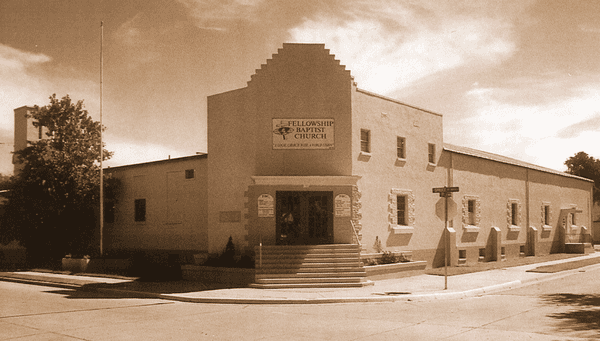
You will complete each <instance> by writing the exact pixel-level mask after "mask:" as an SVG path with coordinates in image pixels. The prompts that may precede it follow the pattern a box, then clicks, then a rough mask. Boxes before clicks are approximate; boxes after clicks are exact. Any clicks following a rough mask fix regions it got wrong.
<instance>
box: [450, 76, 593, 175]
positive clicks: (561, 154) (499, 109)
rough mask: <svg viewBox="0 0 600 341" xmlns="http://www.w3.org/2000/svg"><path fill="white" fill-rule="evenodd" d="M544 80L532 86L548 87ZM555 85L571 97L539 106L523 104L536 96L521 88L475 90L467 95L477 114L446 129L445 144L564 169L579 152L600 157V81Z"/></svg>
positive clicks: (560, 81)
mask: <svg viewBox="0 0 600 341" xmlns="http://www.w3.org/2000/svg"><path fill="white" fill-rule="evenodd" d="M539 82H540V84H539V86H535V81H534V80H529V81H527V82H526V83H528V84H530V85H531V86H532V87H533V88H534V89H535V88H538V89H540V91H543V90H542V89H547V84H546V79H543V80H539ZM541 83H544V84H541ZM553 83H554V84H562V85H563V86H565V89H564V92H566V93H568V94H570V95H568V96H560V97H557V98H555V99H554V100H547V99H546V100H544V101H539V102H537V103H533V102H530V101H523V100H520V98H521V97H523V96H524V97H527V96H529V94H530V92H528V91H523V89H521V88H517V87H513V86H509V87H504V88H503V87H497V88H491V87H490V88H484V87H479V86H475V87H474V88H473V89H471V90H470V91H469V92H467V93H466V94H465V96H466V97H467V100H468V101H469V102H470V103H471V106H470V108H469V111H470V112H471V114H472V115H471V116H469V117H466V118H464V119H462V120H460V121H459V122H456V124H454V127H455V129H452V130H446V135H445V140H446V141H447V142H450V143H456V144H460V145H466V146H468V147H473V148H478V149H483V150H486V151H489V152H493V153H497V154H501V155H506V156H510V157H514V158H517V159H520V160H523V161H527V162H531V163H534V164H538V165H541V166H545V167H549V168H553V169H558V170H564V169H565V167H564V165H563V163H564V160H566V159H567V158H568V157H570V156H572V155H574V154H575V153H577V152H579V151H582V150H583V151H586V152H587V153H588V154H590V155H595V156H598V155H600V145H598V143H597V142H596V141H598V140H600V114H599V112H598V108H597V103H599V102H600V95H599V93H600V83H592V84H575V83H574V84H571V85H570V86H571V88H568V87H566V83H565V82H564V81H563V80H556V81H555V82H553ZM530 91H532V90H531V89H530Z"/></svg>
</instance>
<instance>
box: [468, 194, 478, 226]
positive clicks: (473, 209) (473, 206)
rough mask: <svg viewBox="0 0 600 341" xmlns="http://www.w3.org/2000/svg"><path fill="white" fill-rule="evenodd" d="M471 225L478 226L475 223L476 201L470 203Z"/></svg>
mask: <svg viewBox="0 0 600 341" xmlns="http://www.w3.org/2000/svg"><path fill="white" fill-rule="evenodd" d="M467 206H468V211H469V225H477V223H476V221H475V200H469V201H468V204H467Z"/></svg>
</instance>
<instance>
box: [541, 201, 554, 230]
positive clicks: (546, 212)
mask: <svg viewBox="0 0 600 341" xmlns="http://www.w3.org/2000/svg"><path fill="white" fill-rule="evenodd" d="M551 224H552V209H551V206H550V203H549V202H543V203H542V227H544V226H551Z"/></svg>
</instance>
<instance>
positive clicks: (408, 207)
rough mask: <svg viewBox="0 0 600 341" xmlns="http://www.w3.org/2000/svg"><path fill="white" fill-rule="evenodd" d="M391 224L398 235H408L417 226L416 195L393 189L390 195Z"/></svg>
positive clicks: (409, 191) (405, 190)
mask: <svg viewBox="0 0 600 341" xmlns="http://www.w3.org/2000/svg"><path fill="white" fill-rule="evenodd" d="M389 209H390V212H389V218H390V219H389V224H390V228H391V229H392V230H393V231H395V232H396V233H406V232H410V231H412V230H413V228H414V226H415V195H414V194H413V192H412V191H411V190H407V189H397V188H393V189H392V190H391V192H390V195H389Z"/></svg>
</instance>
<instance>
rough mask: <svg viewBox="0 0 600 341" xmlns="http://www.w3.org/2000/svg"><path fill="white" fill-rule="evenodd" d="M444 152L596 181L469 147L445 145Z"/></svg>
mask: <svg viewBox="0 0 600 341" xmlns="http://www.w3.org/2000/svg"><path fill="white" fill-rule="evenodd" d="M444 150H447V151H449V152H453V153H457V154H463V155H469V156H473V157H477V158H480V159H486V160H491V161H496V162H500V163H505V164H509V165H513V166H519V167H523V168H528V169H533V170H536V171H540V172H544V173H551V174H556V175H560V176H565V177H569V178H574V179H578V180H585V181H588V182H594V180H590V179H587V178H583V177H580V176H577V175H572V174H569V173H565V172H561V171H557V170H555V169H552V168H546V167H542V166H538V165H534V164H532V163H528V162H524V161H521V160H517V159H513V158H510V157H506V156H502V155H498V154H493V153H488V152H484V151H481V150H477V149H472V148H468V147H461V146H457V145H454V144H450V143H444Z"/></svg>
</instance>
